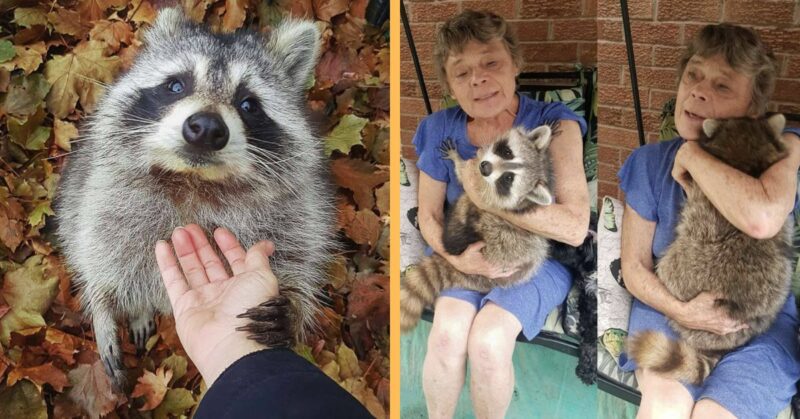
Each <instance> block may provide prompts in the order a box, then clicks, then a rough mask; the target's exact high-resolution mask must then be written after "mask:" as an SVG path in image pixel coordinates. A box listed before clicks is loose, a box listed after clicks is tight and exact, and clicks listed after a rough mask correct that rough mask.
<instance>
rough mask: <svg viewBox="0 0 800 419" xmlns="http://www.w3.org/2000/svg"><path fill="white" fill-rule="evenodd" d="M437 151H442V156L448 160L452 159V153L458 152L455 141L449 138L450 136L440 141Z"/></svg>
mask: <svg viewBox="0 0 800 419" xmlns="http://www.w3.org/2000/svg"><path fill="white" fill-rule="evenodd" d="M439 152H441V153H442V158H444V159H448V160H453V157H454V156H453V153H455V154H456V155H458V152H457V151H456V143H455V141H453V139H452V138H450V137H448V138H447V139H445V140H444V141H442V145H441V146H439Z"/></svg>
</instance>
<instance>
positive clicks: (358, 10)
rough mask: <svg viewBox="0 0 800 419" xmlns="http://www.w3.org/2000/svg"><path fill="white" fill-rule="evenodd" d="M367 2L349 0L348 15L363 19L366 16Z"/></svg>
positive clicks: (364, 0)
mask: <svg viewBox="0 0 800 419" xmlns="http://www.w3.org/2000/svg"><path fill="white" fill-rule="evenodd" d="M368 3H369V0H351V1H350V15H352V16H353V17H358V18H361V19H364V17H366V15H367V4H368Z"/></svg>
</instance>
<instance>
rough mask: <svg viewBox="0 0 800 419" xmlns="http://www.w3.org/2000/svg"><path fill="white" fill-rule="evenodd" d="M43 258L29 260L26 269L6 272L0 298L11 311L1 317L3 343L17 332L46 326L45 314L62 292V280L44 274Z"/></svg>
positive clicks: (36, 257) (32, 257) (24, 267)
mask: <svg viewBox="0 0 800 419" xmlns="http://www.w3.org/2000/svg"><path fill="white" fill-rule="evenodd" d="M42 260H43V258H42V256H41V255H34V256H31V257H29V258H28V259H27V260H25V263H24V264H23V266H22V267H20V268H18V269H16V270H14V271H11V272H6V274H5V276H4V280H3V288H2V290H0V295H2V296H3V299H5V301H6V302H7V303H8V305H9V306H11V311H10V312H9V313H7V314H6V315H5V316H3V317H2V318H0V340H2V341H3V342H4V343H7V342H8V338H9V335H10V334H11V332H13V331H17V330H22V329H26V328H28V327H34V326H44V325H45V323H44V319H43V318H42V315H43V314H44V313H45V312H46V311H47V309H48V308H49V307H50V304H51V303H52V301H53V299H54V298H55V296H56V294H57V293H58V278H54V277H50V276H49V275H47V274H46V273H45V271H44V268H45V266H44V264H43V263H42Z"/></svg>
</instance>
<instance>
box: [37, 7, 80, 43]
mask: <svg viewBox="0 0 800 419" xmlns="http://www.w3.org/2000/svg"><path fill="white" fill-rule="evenodd" d="M47 21H48V22H50V23H51V24H52V25H53V28H55V30H56V32H58V33H62V34H64V35H72V36H74V37H76V38H83V36H84V35H86V32H88V31H89V28H90V27H91V24H90V23H89V22H88V21H87V20H85V19H83V18H82V16H81V14H80V13H78V12H76V11H74V10H68V9H63V8H60V7H59V8H57V9H55V11H52V12H50V13H48V14H47Z"/></svg>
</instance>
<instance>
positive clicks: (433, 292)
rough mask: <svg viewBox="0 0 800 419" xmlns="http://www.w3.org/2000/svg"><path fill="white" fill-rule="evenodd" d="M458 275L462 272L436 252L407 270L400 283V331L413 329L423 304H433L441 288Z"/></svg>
mask: <svg viewBox="0 0 800 419" xmlns="http://www.w3.org/2000/svg"><path fill="white" fill-rule="evenodd" d="M459 275H463V274H462V273H461V272H459V271H457V270H456V269H455V268H453V267H452V266H451V265H450V264H449V263H448V262H447V261H446V260H444V259H443V258H442V257H441V256H439V255H436V254H434V255H432V256H430V257H426V258H424V259H422V261H421V262H420V263H419V265H417V266H416V267H413V268H411V269H409V270H407V271H406V274H405V278H404V280H403V282H401V283H400V331H401V332H403V333H405V332H407V331H409V330H411V329H413V328H414V326H416V325H417V322H418V321H419V319H420V317H421V316H422V310H424V309H425V306H427V305H430V304H433V302H434V301H435V300H436V297H437V296H438V295H439V293H440V292H441V291H442V289H444V288H446V287H448V286H449V285H450V284H452V283H453V278H454V277H456V276H459Z"/></svg>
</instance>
